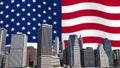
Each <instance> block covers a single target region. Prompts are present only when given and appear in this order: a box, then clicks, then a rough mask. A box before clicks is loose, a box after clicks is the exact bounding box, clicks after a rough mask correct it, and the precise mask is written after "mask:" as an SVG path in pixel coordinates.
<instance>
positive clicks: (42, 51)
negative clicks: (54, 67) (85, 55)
mask: <svg viewBox="0 0 120 68" xmlns="http://www.w3.org/2000/svg"><path fill="white" fill-rule="evenodd" d="M51 53H52V25H48V24H42V25H41V28H40V29H39V32H38V47H37V56H38V57H37V58H38V59H37V68H50V67H51Z"/></svg>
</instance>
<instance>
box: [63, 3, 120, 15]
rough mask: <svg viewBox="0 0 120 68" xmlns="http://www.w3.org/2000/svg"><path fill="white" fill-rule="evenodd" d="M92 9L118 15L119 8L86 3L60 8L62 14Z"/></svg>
mask: <svg viewBox="0 0 120 68" xmlns="http://www.w3.org/2000/svg"><path fill="white" fill-rule="evenodd" d="M86 9H93V10H99V11H103V12H106V13H120V6H106V5H102V4H98V3H92V2H86V3H78V4H74V5H69V6H62V13H70V12H75V11H78V10H86Z"/></svg>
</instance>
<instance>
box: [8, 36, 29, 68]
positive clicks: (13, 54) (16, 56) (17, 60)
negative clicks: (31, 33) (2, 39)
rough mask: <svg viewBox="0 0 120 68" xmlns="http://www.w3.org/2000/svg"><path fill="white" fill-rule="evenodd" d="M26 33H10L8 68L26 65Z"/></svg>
mask: <svg viewBox="0 0 120 68" xmlns="http://www.w3.org/2000/svg"><path fill="white" fill-rule="evenodd" d="M26 52H27V35H25V34H12V38H11V50H10V61H9V68H19V67H24V66H26Z"/></svg>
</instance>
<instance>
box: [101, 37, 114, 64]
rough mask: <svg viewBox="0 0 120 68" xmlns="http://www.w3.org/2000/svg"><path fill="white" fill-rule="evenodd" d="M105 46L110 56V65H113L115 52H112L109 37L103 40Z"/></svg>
mask: <svg viewBox="0 0 120 68" xmlns="http://www.w3.org/2000/svg"><path fill="white" fill-rule="evenodd" d="M103 48H104V50H105V52H106V54H107V56H108V59H109V65H110V66H113V52H112V47H111V42H110V40H108V39H107V38H105V39H104V40H103Z"/></svg>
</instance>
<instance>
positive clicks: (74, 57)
mask: <svg viewBox="0 0 120 68" xmlns="http://www.w3.org/2000/svg"><path fill="white" fill-rule="evenodd" d="M68 59H69V60H68V62H69V65H70V66H71V67H81V60H80V46H79V41H78V38H77V35H70V36H69V42H68Z"/></svg>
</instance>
